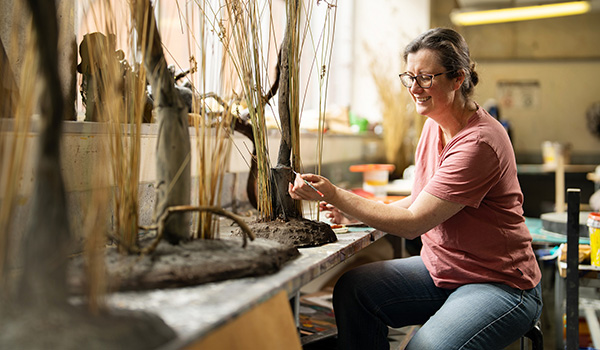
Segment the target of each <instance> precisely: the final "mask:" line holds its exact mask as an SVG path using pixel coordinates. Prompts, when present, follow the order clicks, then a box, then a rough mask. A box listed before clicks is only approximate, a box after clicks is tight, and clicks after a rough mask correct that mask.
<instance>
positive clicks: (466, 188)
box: [424, 138, 500, 208]
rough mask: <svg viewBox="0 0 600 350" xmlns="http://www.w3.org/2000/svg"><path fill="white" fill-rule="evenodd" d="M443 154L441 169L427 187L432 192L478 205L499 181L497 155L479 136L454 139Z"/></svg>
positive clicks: (469, 204) (452, 199)
mask: <svg viewBox="0 0 600 350" xmlns="http://www.w3.org/2000/svg"><path fill="white" fill-rule="evenodd" d="M447 146H448V147H446V149H445V150H444V151H443V153H442V154H441V156H440V160H439V164H438V166H439V167H438V169H437V170H436V172H435V174H434V175H433V177H432V178H431V180H430V181H429V182H428V183H427V185H426V186H425V188H424V191H426V192H427V193H429V194H432V195H434V196H436V197H438V198H442V199H445V200H448V201H451V202H455V203H460V204H463V205H466V206H470V207H473V208H478V207H479V205H480V204H481V201H482V200H483V198H484V197H485V196H486V194H487V193H488V192H489V191H490V189H491V188H492V187H493V186H494V185H495V184H496V183H497V182H498V181H499V178H500V166H499V160H498V155H497V154H496V152H494V150H493V149H492V148H491V147H490V146H489V145H488V144H487V143H485V142H480V141H479V140H478V139H472V138H467V139H460V140H453V143H452V144H448V145H447Z"/></svg>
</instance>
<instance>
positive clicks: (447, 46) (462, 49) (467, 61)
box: [402, 28, 479, 98]
mask: <svg viewBox="0 0 600 350" xmlns="http://www.w3.org/2000/svg"><path fill="white" fill-rule="evenodd" d="M421 49H429V50H432V51H436V52H437V53H438V57H439V60H440V63H441V65H442V66H444V68H446V71H448V72H449V73H448V75H449V77H450V78H455V77H457V76H459V75H460V72H461V71H463V72H464V74H465V81H464V82H463V84H462V86H461V87H460V89H461V93H462V95H463V96H464V97H465V98H468V97H469V96H471V95H472V94H473V88H474V87H475V85H477V83H478V82H479V75H478V74H477V72H476V71H475V63H474V62H473V61H471V57H470V55H469V46H468V45H467V42H466V41H465V39H464V38H463V37H462V35H460V34H459V33H458V32H456V31H455V30H452V29H449V28H433V29H430V30H428V31H426V32H424V33H423V34H421V35H419V36H418V37H416V38H415V39H414V40H413V41H411V42H410V43H409V44H408V45H406V48H405V49H404V54H403V56H402V57H403V59H404V62H406V58H407V57H408V54H411V53H416V52H417V51H419V50H421Z"/></svg>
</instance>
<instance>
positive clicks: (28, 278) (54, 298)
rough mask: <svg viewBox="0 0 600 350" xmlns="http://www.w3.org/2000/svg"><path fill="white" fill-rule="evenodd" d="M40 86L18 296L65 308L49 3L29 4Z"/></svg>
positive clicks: (65, 235)
mask: <svg viewBox="0 0 600 350" xmlns="http://www.w3.org/2000/svg"><path fill="white" fill-rule="evenodd" d="M28 3H29V7H30V8H31V12H32V16H33V23H35V25H34V26H33V28H34V30H35V32H36V34H37V38H38V40H37V45H38V50H39V53H40V58H39V60H40V62H43V64H40V73H41V75H42V76H43V78H44V79H42V83H45V88H44V89H43V91H44V93H43V95H42V96H41V111H42V113H41V114H42V124H43V125H42V128H41V131H40V136H39V146H38V147H39V153H38V159H37V162H36V163H37V169H36V175H35V187H34V191H33V195H32V196H33V198H32V210H31V212H30V220H29V225H28V227H27V229H26V231H25V237H24V254H23V255H24V262H23V272H22V275H21V276H22V277H21V280H20V283H19V286H18V288H19V290H18V297H19V298H20V299H21V300H22V301H23V302H26V303H28V304H29V305H30V306H32V304H34V303H35V304H39V306H45V305H57V304H61V303H66V300H67V291H66V267H67V256H68V249H69V244H70V241H71V233H70V231H69V222H68V218H67V210H66V200H65V186H64V182H63V178H62V174H61V171H60V136H61V129H62V120H63V113H64V112H65V111H69V110H68V109H65V104H64V98H63V96H62V89H61V88H60V86H61V83H60V77H59V72H58V22H57V18H56V5H55V2H54V0H43V1H41V0H29V1H28Z"/></svg>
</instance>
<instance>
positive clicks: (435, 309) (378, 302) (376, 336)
mask: <svg viewBox="0 0 600 350" xmlns="http://www.w3.org/2000/svg"><path fill="white" fill-rule="evenodd" d="M333 306H334V311H335V318H336V322H337V327H338V348H339V349H341V350H350V349H361V350H378V349H389V341H388V339H387V335H388V326H390V327H392V328H399V327H404V326H408V325H422V326H421V328H420V329H419V330H418V331H417V333H416V334H415V335H414V337H413V338H412V339H411V341H410V343H409V344H408V346H407V348H406V349H409V350H428V349H436V350H437V349H443V350H448V349H476V350H482V349H485V350H492V349H503V348H504V347H506V346H508V345H509V344H511V343H513V342H514V341H516V340H518V339H519V338H520V337H521V336H522V335H523V334H525V333H526V332H527V331H528V330H529V329H530V328H531V327H532V326H533V325H534V324H535V322H536V321H537V319H538V318H539V317H540V314H541V312H542V294H541V287H540V285H539V284H538V285H537V286H536V287H535V288H533V289H530V290H524V291H523V290H519V289H515V288H511V287H509V286H507V285H505V284H501V283H477V284H466V285H464V286H461V287H459V288H457V289H444V288H438V287H436V286H435V284H434V283H433V280H432V278H431V275H430V274H429V272H428V271H427V269H426V268H425V265H424V264H423V261H422V260H421V258H420V257H418V256H415V257H410V258H405V259H395V260H388V261H380V262H375V263H371V264H367V265H363V266H360V267H358V268H356V269H353V270H351V271H348V272H346V273H345V274H344V275H343V276H342V277H341V278H340V279H339V280H338V282H337V284H336V286H335V289H334V292H333Z"/></svg>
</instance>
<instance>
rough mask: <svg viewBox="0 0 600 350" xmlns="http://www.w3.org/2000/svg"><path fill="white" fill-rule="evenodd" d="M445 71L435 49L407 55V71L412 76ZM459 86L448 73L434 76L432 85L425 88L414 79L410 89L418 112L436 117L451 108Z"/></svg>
mask: <svg viewBox="0 0 600 350" xmlns="http://www.w3.org/2000/svg"><path fill="white" fill-rule="evenodd" d="M445 71H446V69H445V68H444V67H443V66H442V65H441V64H440V63H439V59H438V56H437V53H436V52H435V51H432V50H429V49H421V50H419V51H417V52H415V53H411V54H408V56H407V57H406V72H407V73H409V74H410V75H412V76H417V75H418V74H432V75H433V74H438V73H442V72H445ZM458 88H460V84H457V79H448V77H447V75H446V74H442V75H438V76H436V77H435V78H433V83H432V85H431V87H429V88H427V89H423V88H422V87H420V86H419V84H417V82H416V81H413V85H412V87H411V88H409V89H408V90H409V91H410V94H411V96H412V98H413V101H414V102H415V105H416V110H417V113H419V114H421V115H424V116H428V117H430V118H434V119H435V116H436V115H441V114H443V113H444V112H448V111H449V110H450V108H451V107H452V103H453V101H454V97H455V92H456V90H457V89H458Z"/></svg>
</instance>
